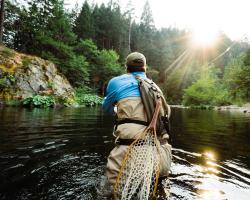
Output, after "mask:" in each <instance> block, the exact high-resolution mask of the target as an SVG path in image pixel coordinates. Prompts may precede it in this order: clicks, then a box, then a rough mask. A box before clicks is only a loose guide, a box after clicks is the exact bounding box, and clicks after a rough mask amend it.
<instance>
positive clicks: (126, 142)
mask: <svg viewBox="0 0 250 200" xmlns="http://www.w3.org/2000/svg"><path fill="white" fill-rule="evenodd" d="M134 141H135V139H121V138H119V139H118V140H116V142H115V144H117V145H127V146H129V145H131V144H132V143H133V142H134ZM140 141H142V142H143V140H138V142H140ZM159 142H160V144H161V145H164V144H166V143H167V142H168V140H167V138H163V139H159Z"/></svg>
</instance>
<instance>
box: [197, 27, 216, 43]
mask: <svg viewBox="0 0 250 200" xmlns="http://www.w3.org/2000/svg"><path fill="white" fill-rule="evenodd" d="M217 36H218V32H217V31H216V30H213V29H209V28H208V27H206V28H205V27H203V28H199V29H196V30H194V31H193V34H192V44H194V45H195V46H202V47H210V46H213V45H214V44H215V42H216V39H217Z"/></svg>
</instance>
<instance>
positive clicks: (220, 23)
mask: <svg viewBox="0 0 250 200" xmlns="http://www.w3.org/2000/svg"><path fill="white" fill-rule="evenodd" d="M108 1H109V0H89V1H88V2H89V3H90V4H91V3H92V2H94V3H98V4H101V3H102V2H104V3H107V2H108ZM128 1H129V0H120V5H121V7H122V9H124V8H125V7H126V5H127V3H128ZM65 2H67V3H69V4H70V5H72V7H73V5H74V4H75V3H76V2H78V4H79V6H81V5H82V3H83V2H84V0H65ZM145 2H146V0H132V4H133V5H134V7H135V13H136V20H137V21H139V19H140V16H141V14H142V10H143V6H144V4H145ZM149 4H150V6H151V10H152V14H153V18H154V22H155V25H156V27H157V28H161V27H166V28H167V27H177V28H180V29H188V30H192V31H194V32H197V33H198V34H206V35H208V36H209V35H213V34H215V33H216V32H218V31H223V32H225V33H226V34H227V35H228V36H229V37H230V38H231V39H232V40H243V39H244V38H245V37H248V38H250V25H249V20H250V11H249V9H250V0H149Z"/></svg>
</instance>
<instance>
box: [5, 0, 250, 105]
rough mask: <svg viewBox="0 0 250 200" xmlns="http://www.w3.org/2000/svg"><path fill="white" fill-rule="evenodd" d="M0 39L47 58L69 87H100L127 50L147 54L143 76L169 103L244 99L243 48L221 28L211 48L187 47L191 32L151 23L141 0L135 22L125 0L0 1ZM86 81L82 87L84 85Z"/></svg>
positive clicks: (117, 70) (120, 68)
mask: <svg viewBox="0 0 250 200" xmlns="http://www.w3.org/2000/svg"><path fill="white" fill-rule="evenodd" d="M5 4H6V5H5V20H4V43H5V44H6V45H7V46H8V47H11V48H14V49H16V50H18V51H21V52H24V53H28V54H33V55H38V56H40V57H42V58H45V59H48V60H51V61H53V62H54V63H56V64H57V66H58V67H59V69H60V71H61V72H62V73H63V74H64V75H65V76H66V77H67V78H68V79H69V81H70V82H71V84H72V85H73V86H74V87H76V88H85V89H84V91H87V90H88V89H89V90H92V91H96V92H98V93H99V94H103V93H104V89H105V86H106V84H107V82H108V80H109V79H110V78H111V77H113V76H116V75H119V74H121V73H123V72H124V60H125V57H126V55H127V54H128V53H129V52H131V51H139V52H142V53H143V54H144V55H145V56H146V58H147V64H148V66H149V68H148V76H150V77H151V78H152V79H153V80H154V81H155V82H157V83H158V84H159V85H160V86H161V88H162V89H163V91H164V93H165V94H166V95H167V99H168V102H170V103H181V102H183V103H185V104H230V103H234V102H236V101H238V102H239V101H240V102H243V101H247V100H249V96H250V94H249V88H250V83H249V81H250V77H249V76H250V70H249V68H250V67H248V66H250V63H249V62H250V51H248V54H247V53H246V52H247V49H248V48H249V44H248V43H247V42H234V41H232V40H230V39H229V38H228V37H227V36H226V35H225V34H224V33H221V34H220V36H219V38H218V41H217V42H216V43H215V44H214V45H212V46H211V47H210V48H203V47H200V48H198V47H193V45H192V43H190V38H191V33H190V32H188V31H186V30H180V29H177V28H174V27H169V28H162V29H160V30H159V29H156V27H155V25H154V20H153V16H152V12H151V9H150V5H149V3H148V2H146V4H145V6H144V10H143V12H142V16H141V18H140V21H139V22H135V21H134V7H133V5H132V4H131V1H129V3H128V5H127V6H126V9H125V10H124V11H122V10H121V7H120V5H119V3H118V1H115V0H110V2H109V3H108V4H101V5H100V6H98V5H90V4H89V3H88V2H87V1H85V2H84V3H83V5H80V7H76V8H75V9H72V10H66V9H65V6H64V2H63V1H62V0H44V1H40V0H25V1H24V0H23V1H20V2H18V1H15V0H14V1H13V0H6V1H5ZM86 88H88V89H87V90H86Z"/></svg>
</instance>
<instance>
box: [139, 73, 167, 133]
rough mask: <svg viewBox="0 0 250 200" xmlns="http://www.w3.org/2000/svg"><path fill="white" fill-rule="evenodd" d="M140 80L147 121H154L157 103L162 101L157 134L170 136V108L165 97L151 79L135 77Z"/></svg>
mask: <svg viewBox="0 0 250 200" xmlns="http://www.w3.org/2000/svg"><path fill="white" fill-rule="evenodd" d="M135 78H136V79H137V80H138V85H139V90H140V94H141V98H142V102H143V105H144V108H145V111H146V115H147V121H148V122H150V121H151V120H152V117H153V114H154V111H155V107H156V103H157V101H158V100H159V99H160V100H161V103H162V104H161V105H162V106H161V109H160V112H159V116H158V119H157V124H156V132H157V134H158V135H163V134H166V133H167V134H168V135H169V136H170V124H169V117H170V106H169V105H168V104H167V103H166V100H165V98H164V95H163V93H162V91H161V89H160V88H159V87H158V86H157V85H156V84H155V83H154V82H153V81H152V80H149V79H145V78H141V77H139V76H135Z"/></svg>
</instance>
